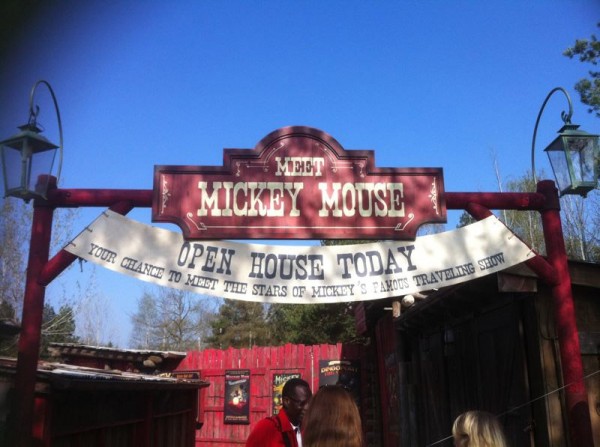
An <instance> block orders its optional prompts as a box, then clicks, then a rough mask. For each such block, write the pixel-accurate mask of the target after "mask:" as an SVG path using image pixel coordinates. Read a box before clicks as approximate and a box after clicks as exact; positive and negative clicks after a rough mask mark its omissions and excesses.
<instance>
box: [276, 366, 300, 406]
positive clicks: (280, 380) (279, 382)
mask: <svg viewBox="0 0 600 447" xmlns="http://www.w3.org/2000/svg"><path fill="white" fill-rule="evenodd" d="M300 378H301V376H300V373H281V374H273V415H276V414H279V410H281V405H282V404H283V398H282V392H283V385H285V383H286V382H287V381H288V380H290V379H300Z"/></svg>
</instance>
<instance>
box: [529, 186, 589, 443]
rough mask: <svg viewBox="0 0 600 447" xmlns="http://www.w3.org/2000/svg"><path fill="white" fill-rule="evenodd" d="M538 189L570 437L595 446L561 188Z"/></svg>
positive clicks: (576, 441)
mask: <svg viewBox="0 0 600 447" xmlns="http://www.w3.org/2000/svg"><path fill="white" fill-rule="evenodd" d="M537 189H538V192H540V193H542V194H544V195H545V196H546V197H547V202H546V207H545V209H543V210H542V211H541V214H542V225H543V228H544V239H545V242H546V251H547V256H548V262H550V264H551V265H552V266H553V267H554V270H555V272H556V276H557V282H556V284H555V285H552V298H553V300H554V320H555V325H556V332H557V337H558V344H559V347H560V360H561V366H562V375H563V382H564V385H565V400H566V404H567V413H568V418H569V420H568V423H569V437H570V438H571V444H572V445H573V446H590V447H591V446H593V445H594V439H593V435H592V423H591V419H590V411H589V406H588V397H587V392H586V389H585V382H584V378H583V363H582V361H581V349H580V346H579V333H578V331H577V323H576V320H575V306H574V303H573V294H572V291H571V275H570V273H569V264H568V260H567V252H566V249H565V241H564V237H563V231H562V224H561V221H560V203H559V200H558V190H557V189H556V186H555V185H554V182H553V181H549V180H545V181H541V182H539V183H538V185H537Z"/></svg>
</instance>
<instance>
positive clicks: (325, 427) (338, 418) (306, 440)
mask: <svg viewBox="0 0 600 447" xmlns="http://www.w3.org/2000/svg"><path fill="white" fill-rule="evenodd" d="M302 427H303V428H302V447H363V437H362V425H361V422H360V414H359V412H358V407H357V406H356V403H355V402H354V399H353V398H352V396H351V395H350V393H349V392H348V391H346V390H345V389H344V388H342V387H341V386H337V385H334V386H325V387H322V388H320V389H319V391H317V393H316V394H315V395H314V396H313V398H312V400H311V401H310V404H309V407H308V410H307V412H306V415H305V416H304V421H303V423H302Z"/></svg>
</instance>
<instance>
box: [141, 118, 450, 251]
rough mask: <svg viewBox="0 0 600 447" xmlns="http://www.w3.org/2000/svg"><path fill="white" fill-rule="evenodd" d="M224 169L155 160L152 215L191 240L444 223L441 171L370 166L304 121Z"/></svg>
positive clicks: (395, 233) (228, 160)
mask: <svg viewBox="0 0 600 447" xmlns="http://www.w3.org/2000/svg"><path fill="white" fill-rule="evenodd" d="M223 158H224V161H223V166H155V169H154V190H153V203H152V221H153V222H170V223H175V224H177V225H178V226H179V227H180V228H181V229H182V231H183V236H184V238H185V239H187V240H196V239H213V240H214V239H390V240H412V239H414V238H415V237H416V232H417V229H418V228H419V226H420V225H422V224H424V223H444V222H446V205H445V201H444V194H443V191H444V188H443V175H442V169H441V168H376V167H375V160H374V153H373V151H370V150H344V149H343V148H342V146H341V145H340V144H339V143H338V142H337V141H336V140H335V139H333V138H332V137H331V136H330V135H328V134H326V133H325V132H322V131H320V130H317V129H313V128H310V127H285V128H282V129H279V130H276V131H275V132H272V133H271V134H269V135H267V136H266V137H265V138H263V139H262V140H261V141H260V142H259V143H258V145H257V146H256V147H255V148H254V149H225V150H224V153H223Z"/></svg>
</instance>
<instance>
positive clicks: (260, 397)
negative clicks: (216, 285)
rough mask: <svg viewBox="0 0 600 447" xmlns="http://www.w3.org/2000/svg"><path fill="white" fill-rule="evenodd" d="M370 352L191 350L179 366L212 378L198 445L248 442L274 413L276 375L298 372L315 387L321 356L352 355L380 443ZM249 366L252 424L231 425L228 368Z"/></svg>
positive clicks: (353, 348)
mask: <svg viewBox="0 0 600 447" xmlns="http://www.w3.org/2000/svg"><path fill="white" fill-rule="evenodd" d="M368 355H369V351H368V349H365V347H364V346H362V345H348V344H336V345H315V346H305V345H291V344H287V345H285V346H278V347H254V348H252V349H231V348H230V349H227V350H218V349H208V350H205V351H193V352H189V353H188V355H187V357H186V358H185V359H184V360H183V361H182V363H181V364H180V365H179V367H178V370H179V371H200V375H201V377H202V379H203V380H206V381H207V382H209V383H210V386H209V387H208V388H204V389H203V390H202V391H201V393H200V406H199V408H200V410H199V422H201V423H202V428H201V429H200V430H197V431H196V446H197V447H200V446H208V445H210V446H211V447H233V446H241V445H244V443H245V442H246V438H247V437H248V435H249V434H250V431H251V429H252V428H253V426H254V424H255V423H256V422H258V421H259V420H260V419H262V418H264V417H266V416H271V414H272V413H273V377H274V375H278V374H290V373H298V374H300V376H301V377H302V378H303V379H304V380H306V381H307V382H308V383H309V384H310V386H311V388H312V389H313V390H316V389H318V388H319V380H320V373H321V371H320V365H319V362H320V361H335V360H346V361H353V362H355V363H354V364H355V365H356V363H358V364H359V367H360V385H358V388H359V393H360V402H361V413H362V417H363V426H364V427H365V432H366V435H367V439H370V440H369V445H370V446H371V445H373V446H377V445H380V442H379V441H378V440H377V439H376V438H377V436H375V438H374V437H373V436H374V434H375V433H377V432H378V431H379V430H378V429H377V425H378V424H377V421H376V419H378V415H379V412H378V411H376V410H375V409H376V408H377V407H378V399H377V396H378V391H377V389H375V388H373V387H374V386H375V384H376V382H377V377H376V376H377V373H376V371H375V370H373V368H372V365H373V364H374V362H373V361H372V360H371V359H369V358H368ZM228 370H249V372H250V379H249V380H250V399H249V401H250V408H249V423H244V424H225V421H224V419H225V410H224V409H225V404H226V402H225V400H226V398H225V387H226V384H225V372H226V371H228Z"/></svg>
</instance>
